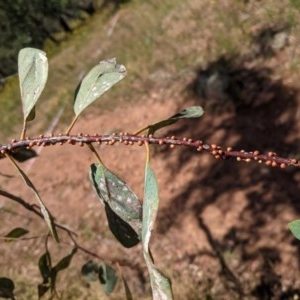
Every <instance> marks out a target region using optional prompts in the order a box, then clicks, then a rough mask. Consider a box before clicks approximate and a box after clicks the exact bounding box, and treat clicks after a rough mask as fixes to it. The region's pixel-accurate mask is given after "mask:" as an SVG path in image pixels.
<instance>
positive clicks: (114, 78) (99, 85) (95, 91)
mask: <svg viewBox="0 0 300 300" xmlns="http://www.w3.org/2000/svg"><path fill="white" fill-rule="evenodd" d="M125 75H126V68H125V67H124V66H123V65H118V64H117V63H116V60H115V58H113V59H108V60H104V61H101V62H100V63H99V64H98V65H97V66H95V67H94V68H93V69H92V70H91V71H90V72H89V73H88V74H87V75H86V76H85V77H84V78H83V80H82V81H81V83H80V84H79V86H78V87H77V89H76V93H75V103H74V111H75V114H76V116H78V115H79V114H80V113H81V112H82V111H83V110H84V109H85V108H86V107H87V106H89V105H90V104H91V103H93V102H94V101H95V100H96V99H97V98H99V97H100V96H101V95H102V94H104V93H105V92H106V91H107V90H109V89H110V88H111V87H112V86H113V85H115V84H116V83H117V82H118V81H120V80H121V79H123V78H124V77H125Z"/></svg>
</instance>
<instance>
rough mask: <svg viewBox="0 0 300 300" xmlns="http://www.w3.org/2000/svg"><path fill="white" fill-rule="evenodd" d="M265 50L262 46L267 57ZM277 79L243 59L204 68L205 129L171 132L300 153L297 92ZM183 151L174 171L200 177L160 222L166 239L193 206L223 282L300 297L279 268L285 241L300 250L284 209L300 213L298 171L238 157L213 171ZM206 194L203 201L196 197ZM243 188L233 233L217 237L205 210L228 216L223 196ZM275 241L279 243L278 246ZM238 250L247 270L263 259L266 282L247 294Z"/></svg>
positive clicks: (240, 290)
mask: <svg viewBox="0 0 300 300" xmlns="http://www.w3.org/2000/svg"><path fill="white" fill-rule="evenodd" d="M262 35H263V34H262ZM257 41H259V39H257ZM265 49H266V47H263V46H262V47H261V51H262V53H261V56H262V57H263V56H264V54H265ZM271 54H272V55H276V54H274V53H271ZM252 65H253V64H252ZM272 75H273V74H272V69H268V68H265V67H257V66H256V67H253V66H250V64H249V59H246V58H243V57H239V56H238V55H236V56H234V57H220V58H219V59H217V60H216V61H213V62H211V63H210V64H209V65H208V66H207V68H206V69H205V70H203V69H199V70H198V72H197V77H196V79H195V81H194V82H193V83H191V85H190V86H189V87H188V88H189V89H190V90H192V92H193V98H194V100H195V102H196V103H198V104H199V103H200V105H202V106H203V107H204V110H205V111H206V114H205V117H204V118H203V121H199V123H197V122H196V124H199V126H195V125H194V123H191V122H194V121H188V122H185V123H181V125H179V126H178V127H176V129H174V130H170V131H169V132H168V135H175V136H178V137H183V136H188V137H193V138H199V137H201V139H202V140H204V141H209V142H210V143H216V144H218V145H221V146H231V147H233V148H234V149H237V150H241V149H245V150H246V151H247V150H249V151H254V150H259V151H261V152H268V151H271V150H274V151H276V152H277V153H278V154H280V156H283V157H284V156H297V155H298V154H299V150H300V149H299V146H298V145H299V139H298V134H297V132H298V127H297V126H298V125H299V124H298V120H297V119H298V116H297V113H298V108H299V99H298V91H297V90H295V89H293V88H291V87H287V86H285V85H284V84H283V83H282V82H281V81H280V80H277V81H274V80H273V79H272ZM202 122H203V123H202ZM200 124H201V125H200ZM218 133H220V134H218ZM228 143H230V145H228ZM178 151H179V156H178V164H177V165H174V164H172V165H170V166H168V167H169V168H170V169H172V173H174V174H176V173H177V172H179V170H180V169H182V168H183V167H184V166H185V165H186V164H187V163H188V162H191V161H192V162H194V166H195V167H194V169H193V172H194V174H197V176H195V177H194V180H191V181H190V182H189V184H188V185H186V186H185V188H184V190H183V191H181V192H180V193H179V194H177V195H176V196H175V197H174V198H173V199H172V201H171V202H170V205H169V206H168V207H165V208H164V209H163V212H161V216H163V217H162V218H161V219H160V220H159V222H158V224H160V225H159V231H160V232H161V233H164V234H165V233H166V232H168V230H169V229H170V228H171V227H172V226H173V225H175V224H178V223H180V218H181V217H182V214H181V212H182V211H184V208H186V207H187V206H189V207H191V211H193V213H194V216H195V218H196V219H197V220H198V224H199V228H200V229H201V230H202V231H203V232H204V233H205V235H206V237H207V240H208V242H209V244H210V246H211V248H212V250H213V252H214V254H215V258H216V259H217V260H218V261H219V264H220V274H221V276H223V278H224V281H227V282H228V281H231V282H233V285H231V286H232V289H234V290H235V291H236V292H237V294H238V295H239V296H240V297H243V295H245V293H246V294H247V295H250V296H252V297H257V298H258V299H292V297H294V295H299V286H298V287H295V286H291V285H290V286H285V287H284V288H283V284H282V280H283V279H284V276H285V274H283V273H282V272H281V271H280V265H282V264H284V263H283V261H287V259H283V257H282V256H283V255H285V254H284V250H283V249H284V247H285V245H286V244H288V245H290V246H291V245H292V247H294V248H293V249H296V250H295V251H297V253H300V247H299V243H298V242H297V241H295V240H293V238H292V237H291V234H290V233H289V232H288V230H287V221H286V219H283V218H282V216H281V215H282V212H284V211H285V208H287V209H291V210H292V211H294V212H295V214H298V215H300V202H299V194H300V189H299V176H297V174H298V170H296V169H292V168H290V169H286V170H281V169H279V168H268V167H266V166H261V165H257V164H246V163H237V162H235V161H233V160H227V161H217V160H214V161H213V160H212V162H211V163H210V165H209V167H208V168H205V169H203V167H202V166H199V163H198V160H201V157H200V158H199V157H195V153H194V151H190V150H187V149H180V150H178ZM168 153H169V152H168V151H167V150H163V151H161V152H160V153H159V155H162V156H166V157H167V155H168ZM199 190H201V193H202V194H201V195H203V196H202V197H201V199H195V198H197V197H195V193H196V194H197V191H199ZM236 191H244V192H245V195H246V201H247V204H246V205H245V207H244V208H243V210H242V213H241V214H240V215H239V217H238V221H233V222H232V224H231V226H230V228H229V229H228V230H227V232H226V234H225V235H224V236H223V237H222V238H215V237H214V235H213V233H212V231H211V229H210V224H208V223H205V221H204V219H203V218H202V212H203V211H204V210H205V209H206V208H207V207H208V206H211V205H218V209H220V210H221V211H222V213H223V214H224V215H225V214H226V213H227V212H228V211H230V210H231V209H232V203H231V201H223V202H222V201H220V197H221V196H222V195H224V194H228V195H229V198H230V195H231V194H232V193H234V192H236ZM216 202H218V203H217V204H216ZM291 217H292V216H291ZM290 221H292V219H290ZM277 227H278V228H277ZM282 228H284V229H283V230H282ZM274 239H278V240H276V243H275V244H274ZM262 240H270V245H269V246H265V245H262V243H261V241H262ZM236 249H239V251H240V253H241V256H240V259H241V261H240V263H241V264H244V265H245V266H248V265H249V264H250V263H251V262H252V263H253V262H254V261H258V262H259V267H258V269H259V280H258V282H256V283H255V285H254V286H252V287H251V289H250V290H247V291H245V288H244V287H243V283H242V282H241V281H240V280H239V274H238V272H237V271H236V270H234V269H233V270H232V269H230V268H229V267H228V266H227V264H226V260H225V259H224V257H223V253H225V252H226V251H234V250H236ZM290 255H291V254H290ZM291 259H294V265H293V266H295V265H297V263H298V269H299V259H298V258H291ZM288 261H290V260H288ZM294 268H295V267H294Z"/></svg>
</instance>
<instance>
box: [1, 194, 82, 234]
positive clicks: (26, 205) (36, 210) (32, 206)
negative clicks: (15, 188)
mask: <svg viewBox="0 0 300 300" xmlns="http://www.w3.org/2000/svg"><path fill="white" fill-rule="evenodd" d="M0 195H1V196H3V197H5V198H8V199H10V200H13V201H15V202H17V203H19V204H21V205H22V206H23V207H24V208H26V209H27V210H29V211H31V212H33V213H34V214H36V215H37V216H39V217H40V218H41V219H44V217H43V215H42V213H41V212H40V211H39V207H38V206H37V205H35V204H29V203H28V202H26V201H25V200H23V199H22V198H20V197H18V196H15V195H13V194H11V193H9V192H6V191H3V190H0ZM54 226H56V227H57V228H59V229H61V230H63V231H65V232H67V233H72V234H74V235H75V236H77V234H76V233H75V232H74V231H72V230H70V229H68V228H66V227H65V226H63V225H61V224H58V223H56V222H54Z"/></svg>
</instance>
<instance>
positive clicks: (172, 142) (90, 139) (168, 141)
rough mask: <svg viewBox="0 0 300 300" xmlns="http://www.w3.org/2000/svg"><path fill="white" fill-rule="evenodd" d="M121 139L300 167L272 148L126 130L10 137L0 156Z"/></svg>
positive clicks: (110, 142) (240, 159)
mask: <svg viewBox="0 0 300 300" xmlns="http://www.w3.org/2000/svg"><path fill="white" fill-rule="evenodd" d="M118 142H119V143H122V144H124V145H134V144H136V145H138V146H142V145H144V144H145V143H146V142H147V143H149V144H157V145H168V147H169V148H170V149H174V148H175V146H186V147H190V148H194V149H196V150H197V151H198V152H200V151H206V152H208V153H210V154H211V155H213V156H214V157H215V158H216V159H228V158H235V159H236V160H237V161H243V162H247V163H249V162H251V161H255V162H257V163H260V164H261V163H265V164H266V165H267V166H272V167H280V168H285V167H286V166H295V167H300V163H299V161H298V160H297V159H294V158H293V159H287V158H282V157H279V156H278V155H277V154H276V153H275V152H272V151H269V152H268V153H266V154H261V153H260V152H259V151H258V150H255V151H253V152H246V151H245V150H240V151H234V150H233V149H232V147H227V148H226V150H223V149H222V147H220V146H218V145H216V144H211V145H209V144H204V143H203V142H202V141H201V140H193V139H191V138H187V137H184V138H182V139H180V138H176V137H175V136H171V137H155V136H153V135H149V136H146V135H135V134H129V133H127V132H120V133H112V134H107V135H99V134H97V133H95V134H94V135H89V134H83V133H82V132H80V133H78V134H77V135H64V134H57V135H54V134H53V133H52V134H50V135H49V136H44V135H39V137H38V138H33V139H32V138H30V137H26V138H25V139H23V140H19V141H18V140H16V139H13V140H11V143H10V144H7V145H0V156H2V157H3V156H5V155H6V154H9V153H12V152H17V151H18V149H19V148H20V147H26V148H27V149H31V148H32V147H34V146H43V147H46V146H50V145H56V144H59V145H63V144H65V143H67V144H70V145H76V144H78V145H79V146H80V147H82V146H84V144H92V143H97V144H98V145H101V144H103V143H104V144H105V145H109V146H113V145H115V144H116V143H118Z"/></svg>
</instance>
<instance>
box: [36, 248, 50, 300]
mask: <svg viewBox="0 0 300 300" xmlns="http://www.w3.org/2000/svg"><path fill="white" fill-rule="evenodd" d="M38 266H39V270H40V273H41V276H42V278H43V282H42V283H40V284H39V285H38V295H39V299H40V298H41V297H42V296H43V295H44V294H46V293H47V291H48V290H49V288H50V278H51V256H50V253H49V252H48V251H47V252H46V253H44V254H43V255H42V256H41V257H40V258H39V262H38Z"/></svg>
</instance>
